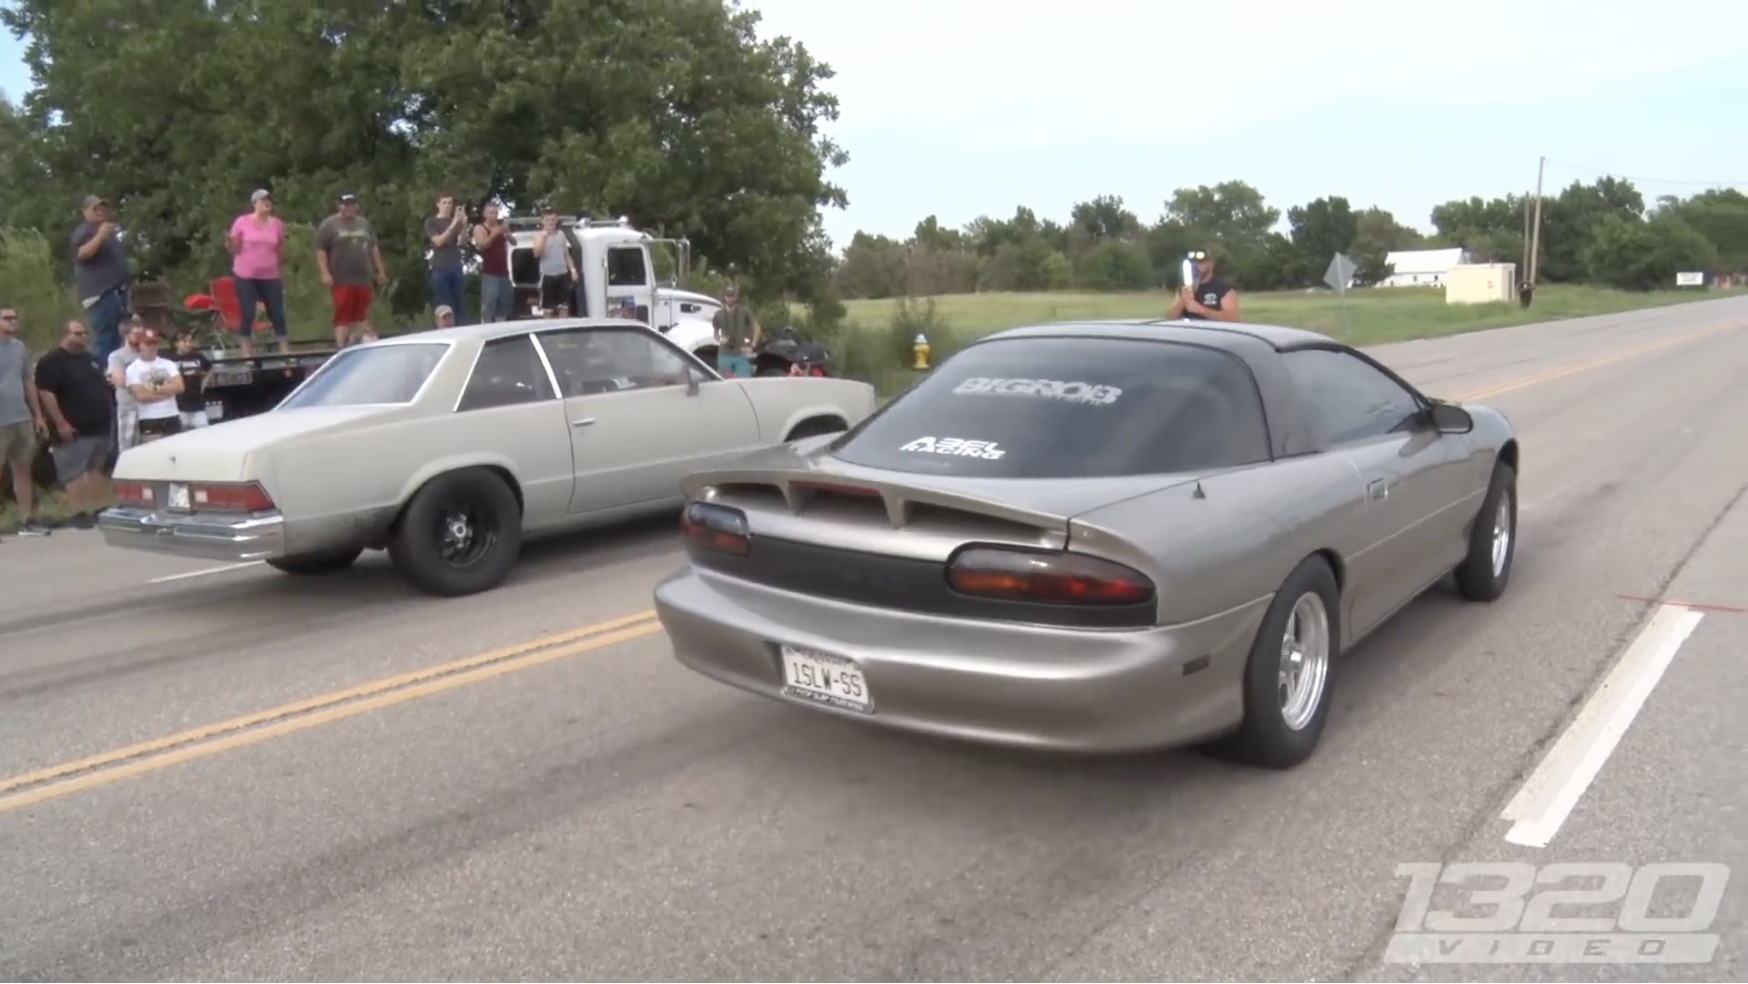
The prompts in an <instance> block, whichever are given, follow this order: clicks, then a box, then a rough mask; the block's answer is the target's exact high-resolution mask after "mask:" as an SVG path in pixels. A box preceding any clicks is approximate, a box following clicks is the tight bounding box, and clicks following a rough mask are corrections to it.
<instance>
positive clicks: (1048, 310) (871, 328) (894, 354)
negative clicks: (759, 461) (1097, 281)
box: [834, 284, 1718, 394]
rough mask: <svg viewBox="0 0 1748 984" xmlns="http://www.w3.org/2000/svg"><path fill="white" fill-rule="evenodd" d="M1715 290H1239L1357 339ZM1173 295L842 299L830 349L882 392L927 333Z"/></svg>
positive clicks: (937, 335) (963, 335)
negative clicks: (1513, 294)
mask: <svg viewBox="0 0 1748 984" xmlns="http://www.w3.org/2000/svg"><path fill="white" fill-rule="evenodd" d="M1716 296H1718V292H1715V291H1714V292H1707V293H1695V292H1691V291H1674V290H1670V291H1654V292H1651V293H1628V292H1625V291H1616V290H1606V289H1603V288H1598V287H1580V286H1568V285H1564V284H1556V285H1549V286H1546V287H1543V288H1541V289H1540V290H1538V291H1536V297H1535V303H1534V304H1533V305H1532V306H1531V307H1529V308H1527V309H1525V308H1523V307H1521V306H1519V305H1518V304H1516V303H1515V302H1514V303H1509V304H1505V303H1500V304H1446V303H1445V299H1444V291H1442V290H1440V289H1436V288H1406V287H1405V288H1388V289H1372V290H1358V291H1354V292H1353V293H1350V294H1349V295H1347V297H1346V298H1345V300H1344V299H1343V298H1342V297H1340V296H1339V295H1337V294H1334V293H1332V292H1330V291H1326V290H1319V291H1315V292H1293V293H1268V294H1246V293H1243V292H1240V294H1239V315H1240V317H1241V318H1242V319H1243V320H1245V321H1249V322H1254V323H1261V324H1276V325H1285V326H1289V327H1294V328H1306V329H1309V330H1312V331H1318V332H1323V333H1325V334H1328V335H1332V336H1334V337H1336V338H1340V339H1342V340H1344V341H1347V342H1350V343H1352V344H1356V345H1376V344H1380V343H1383V342H1392V341H1402V340H1405V339H1411V338H1432V337H1436V336H1440V335H1455V334H1460V333H1463V332H1470V331H1481V330H1484V329H1488V328H1503V327H1507V326H1509V325H1519V324H1527V323H1530V322H1537V321H1552V320H1557V319H1561V318H1577V317H1584V316H1586V315H1596V314H1613V313H1616V312H1620V311H1632V310H1637V309H1642V308H1651V307H1661V306H1665V305H1670V304H1682V303H1687V302H1690V301H1697V300H1702V299H1705V298H1707V297H1716ZM1171 297H1172V295H1171V294H1170V293H1168V292H1165V291H1153V292H1148V293H1136V294H1072V293H1060V294H1057V293H1038V294H951V295H945V296H941V297H932V298H930V297H918V298H911V299H909V300H906V301H900V300H878V301H868V300H856V301H849V302H847V303H846V305H845V307H846V308H847V309H848V312H847V314H846V317H845V320H846V322H847V324H848V325H849V327H850V329H851V330H849V331H846V332H845V333H844V334H843V335H842V336H841V337H840V338H838V339H836V340H835V344H834V358H835V359H836V360H837V361H838V363H839V366H840V371H842V372H843V373H844V374H845V375H849V376H855V377H857V378H860V379H867V380H869V381H870V382H873V383H874V384H875V386H877V387H878V388H879V389H880V390H881V392H883V393H886V394H892V393H896V392H899V391H901V390H903V389H906V388H908V387H909V386H910V385H911V384H912V383H914V382H915V381H916V379H917V376H918V374H917V373H915V372H911V371H909V370H908V369H907V368H906V367H907V366H909V365H910V363H911V343H912V341H913V340H914V338H915V337H916V335H918V334H922V335H925V336H927V338H928V340H929V346H930V361H931V362H935V363H938V362H940V361H941V360H942V359H945V358H947V357H948V356H950V355H952V354H953V353H954V352H956V351H958V350H959V349H960V348H962V347H964V346H965V345H967V344H969V343H971V342H973V341H975V340H976V339H978V338H981V337H983V336H984V335H988V334H990V333H992V332H996V331H1001V330H1003V329H1006V328H1013V327H1017V326H1020V325H1030V324H1048V323H1051V322H1060V321H1083V320H1086V321H1099V320H1111V319H1124V318H1147V317H1164V316H1165V312H1166V309H1167V308H1168V307H1169V306H1170V304H1171Z"/></svg>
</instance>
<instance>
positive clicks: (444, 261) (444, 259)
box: [425, 192, 467, 324]
mask: <svg viewBox="0 0 1748 984" xmlns="http://www.w3.org/2000/svg"><path fill="white" fill-rule="evenodd" d="M466 228H467V213H465V212H463V211H460V210H459V209H457V208H456V207H455V196H454V195H451V194H448V193H447V192H446V193H444V194H443V195H442V196H441V197H439V198H438V199H437V214H436V215H433V216H431V217H430V218H428V219H426V220H425V238H426V239H428V240H430V243H431V303H432V305H433V306H435V307H445V306H447V307H448V308H449V309H450V310H451V311H454V312H455V317H456V319H457V323H458V324H467V321H466V320H465V318H466V315H465V314H463V313H462V312H464V311H466V310H467V279H466V274H465V273H463V272H462V266H461V233H462V231H463V230H465V229H466Z"/></svg>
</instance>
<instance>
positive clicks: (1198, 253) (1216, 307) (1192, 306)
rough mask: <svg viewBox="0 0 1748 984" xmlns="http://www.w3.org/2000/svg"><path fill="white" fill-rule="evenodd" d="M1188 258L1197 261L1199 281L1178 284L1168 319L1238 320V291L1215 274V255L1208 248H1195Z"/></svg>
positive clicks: (1193, 261) (1195, 262)
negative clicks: (1179, 285)
mask: <svg viewBox="0 0 1748 984" xmlns="http://www.w3.org/2000/svg"><path fill="white" fill-rule="evenodd" d="M1186 259H1188V260H1190V261H1191V262H1192V263H1194V264H1195V265H1196V282H1195V283H1194V284H1184V285H1183V286H1182V287H1179V288H1178V291H1177V297H1175V298H1173V299H1172V302H1171V310H1169V311H1167V312H1166V313H1165V316H1166V318H1167V319H1168V320H1171V321H1178V320H1185V321H1237V320H1238V292H1237V291H1235V290H1233V289H1232V288H1231V287H1228V286H1226V281H1224V280H1221V279H1220V278H1219V277H1218V276H1215V274H1214V257H1213V256H1211V255H1210V254H1209V253H1208V252H1207V251H1206V250H1200V249H1198V250H1195V251H1193V252H1191V253H1190V254H1189V255H1188V256H1187V257H1186Z"/></svg>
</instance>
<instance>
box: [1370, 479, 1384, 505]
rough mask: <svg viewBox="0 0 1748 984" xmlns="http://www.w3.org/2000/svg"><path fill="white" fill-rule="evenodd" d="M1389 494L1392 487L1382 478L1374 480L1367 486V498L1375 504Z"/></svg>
mask: <svg viewBox="0 0 1748 984" xmlns="http://www.w3.org/2000/svg"><path fill="white" fill-rule="evenodd" d="M1389 494H1390V486H1388V485H1386V484H1385V483H1384V480H1383V479H1381V478H1374V479H1372V480H1371V482H1370V483H1369V484H1367V485H1366V498H1368V499H1370V500H1372V501H1373V502H1380V501H1382V500H1383V498H1384V497H1385V496H1387V495H1389Z"/></svg>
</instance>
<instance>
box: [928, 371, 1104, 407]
mask: <svg viewBox="0 0 1748 984" xmlns="http://www.w3.org/2000/svg"><path fill="white" fill-rule="evenodd" d="M953 392H954V393H955V394H957V395H959V396H970V395H987V396H1042V397H1045V398H1047V399H1052V400H1063V401H1065V402H1068V403H1090V404H1093V405H1094V406H1101V407H1108V406H1110V405H1111V404H1113V403H1115V402H1117V398H1118V397H1120V396H1122V395H1123V391H1122V390H1120V389H1118V388H1117V387H1115V386H1101V385H1099V384H1097V383H1079V382H1071V381H1068V382H1065V381H1063V380H1060V379H989V378H987V377H984V376H972V377H971V378H970V379H967V380H965V381H964V382H962V383H960V384H959V385H958V386H955V387H953Z"/></svg>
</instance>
